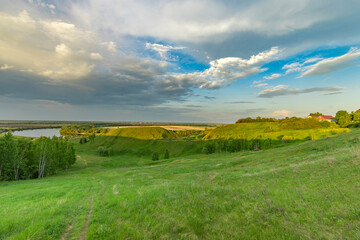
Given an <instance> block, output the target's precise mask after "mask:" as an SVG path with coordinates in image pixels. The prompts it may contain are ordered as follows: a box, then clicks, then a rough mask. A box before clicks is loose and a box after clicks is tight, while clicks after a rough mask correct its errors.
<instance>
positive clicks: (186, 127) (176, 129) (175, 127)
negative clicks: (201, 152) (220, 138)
mask: <svg viewBox="0 0 360 240" xmlns="http://www.w3.org/2000/svg"><path fill="white" fill-rule="evenodd" d="M130 127H134V126H113V127H104V128H108V129H113V128H130ZM139 127H155V126H139ZM156 127H161V128H164V129H166V130H171V131H181V130H205V129H214V128H215V126H156Z"/></svg>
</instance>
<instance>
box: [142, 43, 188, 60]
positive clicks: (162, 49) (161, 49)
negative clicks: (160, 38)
mask: <svg viewBox="0 0 360 240" xmlns="http://www.w3.org/2000/svg"><path fill="white" fill-rule="evenodd" d="M145 47H146V49H151V50H152V51H156V52H157V53H158V54H159V55H160V57H161V58H162V59H164V60H175V59H174V58H169V56H168V52H169V51H174V50H182V49H185V48H186V47H173V46H168V45H167V46H165V45H162V44H158V43H146V44H145Z"/></svg>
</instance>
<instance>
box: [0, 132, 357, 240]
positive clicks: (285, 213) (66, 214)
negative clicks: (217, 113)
mask: <svg viewBox="0 0 360 240" xmlns="http://www.w3.org/2000/svg"><path fill="white" fill-rule="evenodd" d="M85 145H86V144H85ZM79 146H80V145H79ZM78 155H79V156H78V161H77V163H76V165H75V166H74V167H73V168H72V169H71V170H69V171H67V172H63V173H61V174H60V175H58V176H54V177H49V178H45V179H41V180H26V181H19V182H10V183H9V182H2V183H0V216H1V218H0V239H60V238H61V236H62V235H63V234H64V233H65V232H66V231H67V230H66V229H68V226H69V225H71V224H73V228H72V229H71V230H70V232H69V233H68V235H67V239H79V238H80V236H81V235H82V233H83V231H84V229H85V230H86V231H85V235H86V238H87V239H357V238H360V211H359V203H360V194H359V188H360V183H359V171H360V131H358V130H353V131H351V132H349V133H345V134H341V135H338V136H335V137H327V138H322V139H319V140H314V141H307V142H303V143H298V144H293V145H289V146H285V147H281V148H276V149H269V150H264V151H259V152H242V153H234V154H229V153H226V154H225V153H223V154H213V155H194V156H187V157H186V156H183V157H178V158H171V159H170V160H160V161H159V162H156V163H157V164H156V165H153V162H152V161H151V160H150V159H147V158H141V157H135V156H132V157H130V156H126V155H124V156H113V157H98V156H97V155H96V154H95V152H91V151H87V150H85V149H84V147H83V146H81V149H80V150H79V151H78ZM91 199H93V204H92V212H91V217H90V220H89V225H88V228H85V225H86V219H87V217H88V214H89V209H90V206H91V204H90V203H91Z"/></svg>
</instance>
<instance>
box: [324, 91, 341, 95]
mask: <svg viewBox="0 0 360 240" xmlns="http://www.w3.org/2000/svg"><path fill="white" fill-rule="evenodd" d="M341 93H344V91H334V92H328V93H324V95H336V94H341Z"/></svg>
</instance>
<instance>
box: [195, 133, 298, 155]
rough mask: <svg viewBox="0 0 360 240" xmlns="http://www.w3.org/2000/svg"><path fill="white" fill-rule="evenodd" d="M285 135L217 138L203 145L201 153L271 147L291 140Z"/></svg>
mask: <svg viewBox="0 0 360 240" xmlns="http://www.w3.org/2000/svg"><path fill="white" fill-rule="evenodd" d="M292 140H293V139H292V138H291V139H288V138H287V136H280V137H279V139H269V138H268V139H250V140H248V139H217V140H209V141H206V143H205V144H204V146H203V149H202V151H203V153H205V154H212V153H221V152H229V153H233V152H240V151H249V150H250V151H259V150H264V149H269V148H273V147H274V146H278V145H280V144H284V143H288V142H291V141H292Z"/></svg>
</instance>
